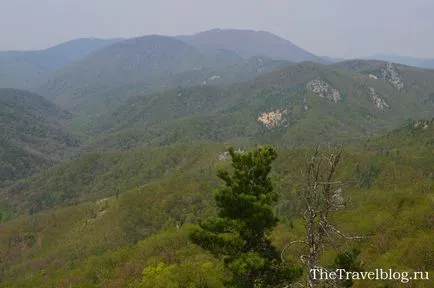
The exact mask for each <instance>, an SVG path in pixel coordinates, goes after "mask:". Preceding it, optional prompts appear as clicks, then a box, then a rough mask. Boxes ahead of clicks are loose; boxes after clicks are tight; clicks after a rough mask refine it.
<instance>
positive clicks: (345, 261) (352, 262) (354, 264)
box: [335, 249, 363, 287]
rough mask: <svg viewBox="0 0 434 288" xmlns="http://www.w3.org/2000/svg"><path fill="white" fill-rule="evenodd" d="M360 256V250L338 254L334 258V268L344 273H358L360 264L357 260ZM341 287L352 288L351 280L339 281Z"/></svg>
mask: <svg viewBox="0 0 434 288" xmlns="http://www.w3.org/2000/svg"><path fill="white" fill-rule="evenodd" d="M359 255H360V250H358V249H353V250H351V251H345V252H343V253H340V254H338V255H337V256H336V258H335V267H336V268H337V269H344V270H345V271H348V272H350V271H352V272H360V271H363V270H362V264H361V263H360V261H359V260H358V259H357V258H358V257H359ZM340 282H341V283H340V285H341V286H342V287H353V284H354V283H353V280H352V279H345V280H341V281H340Z"/></svg>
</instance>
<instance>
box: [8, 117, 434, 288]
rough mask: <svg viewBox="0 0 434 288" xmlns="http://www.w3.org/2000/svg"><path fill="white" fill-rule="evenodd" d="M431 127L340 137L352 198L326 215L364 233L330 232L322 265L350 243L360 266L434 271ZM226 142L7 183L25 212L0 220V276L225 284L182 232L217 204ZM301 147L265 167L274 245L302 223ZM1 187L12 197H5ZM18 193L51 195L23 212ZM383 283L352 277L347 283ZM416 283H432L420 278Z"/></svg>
mask: <svg viewBox="0 0 434 288" xmlns="http://www.w3.org/2000/svg"><path fill="white" fill-rule="evenodd" d="M433 128H434V122H433V121H424V122H413V123H409V125H407V126H405V127H403V128H401V129H399V130H396V131H394V132H392V133H390V134H388V135H386V136H383V137H380V138H374V139H371V140H369V141H368V142H365V143H364V144H360V145H356V146H349V147H347V148H346V151H347V152H346V153H345V155H344V161H343V163H342V166H341V167H340V168H339V172H338V178H339V179H340V180H342V181H344V182H345V183H348V184H347V185H345V186H344V195H343V196H344V197H345V198H348V199H349V202H348V206H347V207H346V208H345V209H344V210H342V211H339V212H337V213H333V216H332V221H333V222H334V223H335V224H336V225H337V226H339V228H340V229H342V230H343V231H346V232H347V233H350V234H357V235H367V236H368V237H367V238H366V239H365V240H363V241H349V242H347V241H345V242H336V243H335V245H334V246H333V247H332V248H331V249H330V250H327V253H325V255H324V256H323V257H322V258H321V262H322V264H323V265H324V266H327V267H332V265H333V259H334V256H335V255H336V253H338V252H339V251H345V250H348V249H351V248H354V247H357V248H359V249H360V250H361V251H362V252H361V254H360V255H359V257H360V261H362V262H363V263H364V264H363V265H364V266H363V267H364V269H365V270H366V271H371V270H373V269H375V268H378V267H393V268H394V269H396V270H399V271H430V272H431V273H432V272H433V271H434V266H433V265H434V263H433V262H432V257H431V256H432V255H433V252H434V251H433V250H432V245H430V243H431V242H430V239H432V237H433V231H434V230H433V229H434V227H433V223H432V217H433V213H432V211H433V208H434V206H433V205H434V203H433V202H432V196H433V193H434V190H433V187H434V186H433V185H434V182H433V181H434V178H433V175H432V168H433V167H434V162H433V159H434V155H433V151H434V149H433V144H434V142H433V141H434V138H433V137H434V134H433V131H434V130H433ZM222 151H224V145H222V144H218V143H216V144H213V143H197V144H195V145H179V144H178V145H174V146H171V147H166V148H140V149H138V150H135V151H125V152H116V153H113V152H101V153H94V154H88V155H83V156H82V157H80V158H79V159H76V160H73V161H69V162H65V163H62V164H60V165H58V166H55V167H53V168H52V169H51V171H48V170H47V172H44V173H41V174H40V175H38V176H35V177H33V178H31V179H29V180H26V181H24V182H21V183H19V185H15V187H13V188H10V189H13V191H11V190H3V191H2V194H1V195H2V197H3V199H2V207H3V208H2V213H3V215H6V216H7V215H12V217H14V214H16V213H18V215H20V214H21V213H24V214H21V215H22V216H18V215H15V218H14V219H12V220H9V221H7V222H5V223H3V224H1V225H2V226H1V228H2V229H0V251H2V253H1V255H0V257H1V258H0V259H1V262H0V263H1V265H2V266H1V267H2V269H1V270H0V271H2V282H1V283H2V285H5V286H6V287H35V286H36V287H47V286H48V287H49V286H53V285H54V286H55V287H64V286H68V285H73V286H83V287H102V286H106V287H126V286H128V285H132V287H170V285H175V284H174V283H178V285H181V284H182V285H193V287H200V286H199V285H200V283H203V282H204V281H205V282H206V283H208V285H209V287H221V285H222V283H223V281H224V279H227V274H226V273H225V272H224V271H223V269H222V263H221V262H220V261H219V260H218V259H215V258H213V257H212V256H211V255H209V254H207V253H205V252H204V251H202V250H201V249H199V248H198V247H197V246H194V245H193V244H191V243H190V242H189V241H188V237H187V234H188V231H190V229H191V224H190V223H193V224H194V223H196V222H197V220H198V219H199V218H203V217H204V216H205V215H211V214H213V213H214V202H213V200H212V194H211V191H212V190H213V188H215V187H217V186H218V185H220V182H219V181H218V180H217V177H216V176H215V173H216V170H217V169H218V168H222V167H228V165H229V161H228V160H219V157H218V156H219V155H220V153H221V152H222ZM307 152H308V149H307V148H290V147H281V148H279V149H278V154H279V158H278V160H277V161H276V163H275V165H274V168H273V169H274V170H273V171H274V172H273V177H272V178H273V183H274V186H275V188H276V189H277V192H278V193H279V195H280V201H279V203H278V205H277V207H276V211H277V213H278V215H279V216H280V218H281V219H282V220H283V221H282V222H281V224H280V225H279V226H278V228H277V229H276V230H275V233H274V236H273V239H274V242H275V244H276V245H277V247H279V248H283V246H285V245H286V244H287V243H288V242H290V241H293V240H297V239H299V237H301V236H302V233H303V230H304V225H303V223H302V219H301V214H300V213H301V211H300V205H301V199H300V198H299V194H298V193H297V191H298V189H299V187H300V184H301V181H302V179H301V177H300V173H301V171H300V167H302V166H303V165H304V164H303V163H304V161H305V157H306V153H307ZM5 193H6V194H5ZM7 193H13V195H17V197H18V198H17V199H16V200H13V199H12V198H10V197H6V198H5V197H4V196H5V195H8V194H7ZM65 193H67V194H68V195H69V197H63V196H62V195H65ZM10 195H12V194H10ZM19 195H23V196H24V195H26V197H27V196H30V197H28V198H27V199H32V200H35V199H38V197H39V199H50V197H51V199H55V201H54V202H51V204H52V206H40V208H41V209H42V210H41V211H40V212H37V211H38V210H34V211H33V212H36V213H34V214H33V215H26V214H27V212H29V210H27V209H28V207H29V206H28V204H29V203H30V200H27V201H25V202H21V201H20V200H18V199H19V197H21V196H19ZM41 197H46V198H41ZM103 197H106V198H103ZM8 198H9V200H8ZM89 200H90V201H89ZM14 201H15V202H14ZM35 203H45V204H46V203H47V202H35ZM50 207H53V208H50ZM26 211H27V212H26ZM17 216H18V217H17ZM9 217H10V216H9ZM177 227H179V229H178V228H177ZM300 249H301V248H300V247H295V246H294V247H291V248H289V249H288V250H287V252H286V255H288V257H289V258H288V259H292V260H295V261H296V260H297V259H298V257H299V254H300V253H302V251H300ZM18 275H20V277H17V276H18ZM142 279H143V280H142ZM380 284H381V282H380V281H369V282H365V281H355V286H354V287H378V285H380ZM383 284H386V283H383ZM413 284H414V285H415V286H414V287H430V286H429V285H430V283H429V282H427V281H417V282H414V283H413ZM158 285H159V286H158ZM389 285H392V287H404V286H400V285H401V284H399V283H398V282H390V283H389Z"/></svg>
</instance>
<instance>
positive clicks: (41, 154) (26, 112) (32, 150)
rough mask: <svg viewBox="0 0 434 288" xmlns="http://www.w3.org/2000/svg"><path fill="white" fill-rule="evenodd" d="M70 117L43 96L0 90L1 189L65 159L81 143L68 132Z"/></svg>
mask: <svg viewBox="0 0 434 288" xmlns="http://www.w3.org/2000/svg"><path fill="white" fill-rule="evenodd" d="M70 117H71V115H70V114H69V113H68V112H66V111H62V110H60V109H59V108H57V107H56V106H55V105H53V104H52V103H50V102H48V101H47V100H45V99H44V98H43V97H42V96H39V95H37V94H33V93H30V92H26V91H22V90H15V89H0V131H1V134H2V139H0V186H2V185H4V184H5V183H6V182H7V181H9V182H10V181H14V180H17V179H20V178H24V177H28V176H29V175H31V174H32V173H34V172H36V171H38V169H40V168H41V167H43V166H47V165H50V164H52V163H54V162H57V161H59V160H61V159H62V158H64V157H65V156H66V155H67V154H68V153H67V151H68V150H70V149H72V148H74V147H77V146H78V144H79V142H78V140H77V139H75V137H73V136H72V135H70V134H69V133H67V132H66V129H65V127H64V126H65V125H64V122H66V121H67V120H68V119H70Z"/></svg>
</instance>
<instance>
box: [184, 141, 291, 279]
mask: <svg viewBox="0 0 434 288" xmlns="http://www.w3.org/2000/svg"><path fill="white" fill-rule="evenodd" d="M229 153H230V155H231V157H232V166H233V168H234V173H233V175H230V174H229V172H227V171H225V170H221V171H219V173H218V176H219V177H220V179H222V180H223V181H224V182H225V185H226V187H223V188H221V189H219V190H218V191H217V192H216V195H215V199H216V204H217V207H218V209H219V211H218V216H217V217H214V218H209V219H207V220H205V221H201V222H200V224H199V225H200V229H198V230H196V231H194V232H193V233H192V234H191V239H192V241H193V242H194V243H196V244H198V245H199V246H201V247H203V248H205V249H207V250H209V251H211V252H212V253H213V254H215V255H217V256H222V257H223V259H224V262H225V265H226V267H228V268H229V270H231V272H232V274H233V280H232V283H233V284H234V285H235V286H236V287H276V285H280V284H282V283H289V282H290V281H292V280H294V278H296V277H297V276H299V275H298V274H299V271H298V270H296V269H292V268H291V267H289V266H287V265H285V263H283V262H282V261H281V259H280V255H279V253H278V252H277V250H276V248H275V247H274V246H273V245H272V244H271V240H270V239H269V235H270V233H271V230H272V229H273V228H274V227H275V226H276V224H277V221H278V219H277V218H276V216H275V215H274V212H273V204H275V203H276V201H277V194H276V193H275V192H274V191H273V186H272V183H271V179H270V177H269V173H270V171H271V163H272V162H273V161H274V160H275V159H276V158H277V154H276V152H275V150H274V149H273V148H272V147H268V146H264V147H261V148H258V149H256V150H254V151H253V152H247V153H243V152H235V151H234V149H233V148H231V149H229Z"/></svg>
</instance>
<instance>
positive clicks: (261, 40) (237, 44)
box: [177, 28, 320, 62]
mask: <svg viewBox="0 0 434 288" xmlns="http://www.w3.org/2000/svg"><path fill="white" fill-rule="evenodd" d="M177 38H178V39H180V40H182V41H184V42H186V43H188V44H190V45H193V46H199V47H207V48H212V49H226V50H232V51H234V52H236V53H238V54H239V55H240V56H242V57H244V58H250V57H254V56H267V57H269V58H272V59H278V60H287V61H291V62H302V61H319V60H320V58H319V57H317V56H315V55H314V54H312V53H310V52H308V51H306V50H304V49H302V48H300V47H298V46H296V45H295V44H293V43H292V42H291V41H289V40H286V39H283V38H281V37H279V36H277V35H274V34H272V33H270V32H267V31H255V30H244V29H220V28H216V29H211V30H208V31H203V32H199V33H197V34H194V35H182V36H178V37H177Z"/></svg>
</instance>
